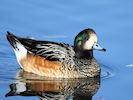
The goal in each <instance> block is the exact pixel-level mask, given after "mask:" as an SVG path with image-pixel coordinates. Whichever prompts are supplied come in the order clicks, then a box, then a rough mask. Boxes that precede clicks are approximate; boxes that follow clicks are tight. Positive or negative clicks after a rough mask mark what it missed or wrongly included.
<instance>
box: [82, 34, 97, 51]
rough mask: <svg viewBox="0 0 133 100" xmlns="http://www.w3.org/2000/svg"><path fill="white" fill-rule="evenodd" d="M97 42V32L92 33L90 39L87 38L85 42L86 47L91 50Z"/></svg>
mask: <svg viewBox="0 0 133 100" xmlns="http://www.w3.org/2000/svg"><path fill="white" fill-rule="evenodd" d="M95 42H96V43H97V42H98V39H97V36H96V34H90V38H89V40H87V41H86V42H85V44H84V49H85V50H91V49H92V47H93V45H94V43H95Z"/></svg>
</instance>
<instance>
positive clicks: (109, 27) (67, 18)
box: [0, 0, 133, 100]
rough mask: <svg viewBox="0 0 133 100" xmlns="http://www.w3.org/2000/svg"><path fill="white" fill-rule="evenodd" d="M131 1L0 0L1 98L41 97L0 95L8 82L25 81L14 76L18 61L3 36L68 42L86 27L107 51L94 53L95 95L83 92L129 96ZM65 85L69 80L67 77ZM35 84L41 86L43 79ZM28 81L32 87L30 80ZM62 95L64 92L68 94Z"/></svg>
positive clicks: (110, 99)
mask: <svg viewBox="0 0 133 100" xmlns="http://www.w3.org/2000/svg"><path fill="white" fill-rule="evenodd" d="M132 4H133V1H132V0H128V1H127V0H117V1H116V0H111V1H106V0H100V1H96V0H93V1H87V0H82V1H77V0H73V1H61V0H58V1H53V0H49V1H43V0H40V1H36V0H23V1H19V0H10V1H9V0H3V1H0V48H1V49H0V87H2V88H1V89H0V99H1V100H14V99H16V100H18V99H19V100H23V99H25V100H26V99H27V100H29V99H33V100H38V99H39V98H40V97H38V96H28V97H27V96H11V97H5V94H7V93H8V92H9V91H10V87H9V85H10V84H14V85H12V86H14V87H15V86H16V85H15V84H16V83H20V84H21V85H22V86H23V83H24V84H25V83H27V82H25V81H24V80H18V81H17V80H16V74H17V73H18V71H19V65H18V63H17V62H16V58H15V56H14V53H13V50H12V48H11V46H10V45H9V43H8V42H7V40H6V31H10V32H13V33H14V34H15V35H17V36H21V37H33V38H35V39H42V40H50V41H57V42H65V43H69V44H71V45H72V44H73V39H74V37H75V35H76V34H77V33H78V32H80V31H81V30H83V29H85V28H87V27H91V28H93V29H94V30H95V31H96V32H97V34H98V37H99V42H100V44H101V45H102V46H104V47H105V48H106V49H107V52H106V53H102V52H98V51H94V55H95V58H96V59H97V60H98V62H99V63H100V64H101V68H102V75H101V84H100V87H99V89H97V91H95V92H96V94H95V93H93V94H95V95H94V96H93V97H92V96H90V95H89V93H88V96H89V97H87V98H88V99H92V100H131V99H133V95H132V92H133V79H132V75H133V65H132V64H133V61H132V58H133V54H132V51H133V46H132V43H133V34H132V33H133V30H132V29H133V12H132V9H133V6H132ZM16 81H17V82H16ZM82 81H83V80H82ZM78 82H80V81H79V80H78V81H77V80H76V81H74V83H75V85H72V88H74V87H75V86H77V85H76V84H78ZM66 83H69V82H68V81H66ZM66 83H63V84H66ZM70 83H73V82H70ZM83 83H84V82H83ZM85 83H86V82H85ZM92 83H93V82H92ZM38 84H43V86H44V83H42V81H41V82H39V83H38ZM54 84H55V85H53V86H57V85H56V83H54ZM86 84H88V83H86ZM29 85H30V86H33V85H31V84H30V83H29ZM10 86H11V85H10ZM66 86H69V84H68V85H66ZM80 86H82V84H81V85H79V87H80ZM88 86H89V85H88ZM62 87H63V86H62ZM45 89H46V88H45ZM53 89H54V88H53ZM70 90H73V89H70ZM83 90H84V89H83ZM88 90H89V89H88ZM58 91H59V90H58ZM59 92H60V91H59ZM81 92H82V91H81ZM63 93H64V94H67V92H63ZM70 93H72V91H71V92H68V94H69V95H71V94H70ZM73 93H74V92H73ZM76 93H77V92H76ZM32 95H33V94H32ZM75 97H76V96H75ZM78 98H79V99H80V97H78ZM81 98H83V97H81ZM67 99H69V100H72V99H73V97H72V96H68V98H67ZM76 99H77V98H76Z"/></svg>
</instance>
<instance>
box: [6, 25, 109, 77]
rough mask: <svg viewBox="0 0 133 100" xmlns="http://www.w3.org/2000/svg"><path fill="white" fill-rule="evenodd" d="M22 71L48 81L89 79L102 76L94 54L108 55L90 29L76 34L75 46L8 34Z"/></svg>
mask: <svg viewBox="0 0 133 100" xmlns="http://www.w3.org/2000/svg"><path fill="white" fill-rule="evenodd" d="M7 40H8V41H9V43H10V44H11V46H12V47H13V50H14V52H15V55H16V59H17V62H18V64H19V65H20V68H21V69H23V70H24V71H26V72H29V73H33V74H36V75H39V76H44V77H46V78H90V77H95V76H98V75H100V65H99V63H98V62H97V60H96V59H95V58H94V56H93V50H99V51H106V49H105V48H102V47H101V46H100V45H99V43H98V37H97V35H96V32H95V31H94V30H93V29H91V28H87V29H84V30H82V31H81V32H79V33H78V34H77V36H76V37H75V39H74V45H73V46H71V45H69V44H66V43H59V42H52V41H45V40H35V39H30V38H21V37H18V36H15V35H14V34H13V33H11V32H9V31H7Z"/></svg>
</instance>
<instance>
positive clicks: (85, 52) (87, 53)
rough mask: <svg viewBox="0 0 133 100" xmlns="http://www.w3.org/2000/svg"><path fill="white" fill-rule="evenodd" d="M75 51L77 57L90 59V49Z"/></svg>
mask: <svg viewBox="0 0 133 100" xmlns="http://www.w3.org/2000/svg"><path fill="white" fill-rule="evenodd" d="M75 53H76V57H77V58H79V59H92V58H93V51H92V50H81V51H75Z"/></svg>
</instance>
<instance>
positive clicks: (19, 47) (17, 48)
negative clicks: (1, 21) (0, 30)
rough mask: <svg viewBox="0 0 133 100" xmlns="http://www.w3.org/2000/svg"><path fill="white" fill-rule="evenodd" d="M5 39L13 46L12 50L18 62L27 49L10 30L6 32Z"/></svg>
mask: <svg viewBox="0 0 133 100" xmlns="http://www.w3.org/2000/svg"><path fill="white" fill-rule="evenodd" d="M7 40H8V41H9V43H10V44H11V46H12V47H13V50H14V52H15V54H16V57H17V60H18V62H19V61H20V60H21V59H22V58H23V57H26V55H27V49H26V48H25V46H24V45H23V44H21V42H20V41H19V38H18V37H16V36H15V35H13V34H12V33H10V32H7Z"/></svg>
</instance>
